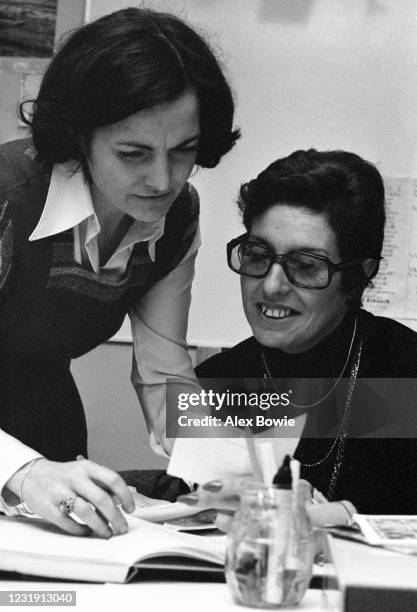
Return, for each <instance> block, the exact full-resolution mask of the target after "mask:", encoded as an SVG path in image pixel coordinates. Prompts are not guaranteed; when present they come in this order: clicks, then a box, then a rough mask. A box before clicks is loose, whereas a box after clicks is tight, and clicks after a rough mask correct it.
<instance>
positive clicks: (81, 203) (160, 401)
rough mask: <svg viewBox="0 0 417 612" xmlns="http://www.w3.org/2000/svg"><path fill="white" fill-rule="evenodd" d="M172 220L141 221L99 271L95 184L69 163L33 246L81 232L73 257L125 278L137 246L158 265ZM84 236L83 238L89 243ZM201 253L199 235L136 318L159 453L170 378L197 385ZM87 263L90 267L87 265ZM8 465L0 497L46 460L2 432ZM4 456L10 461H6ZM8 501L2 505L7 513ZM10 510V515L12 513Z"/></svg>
mask: <svg viewBox="0 0 417 612" xmlns="http://www.w3.org/2000/svg"><path fill="white" fill-rule="evenodd" d="M164 224H165V218H163V219H161V220H158V221H157V222H155V223H143V222H140V221H134V222H133V223H132V225H131V226H130V227H129V229H128V231H127V233H126V235H125V236H124V238H123V239H122V240H121V242H120V244H119V246H118V247H117V249H116V250H115V252H114V253H113V254H112V255H111V257H110V258H109V260H108V261H107V262H106V263H105V265H104V266H101V267H100V263H99V252H98V240H97V237H98V235H99V233H100V223H99V221H98V218H97V216H96V214H95V212H94V207H93V202H92V199H91V193H90V189H89V186H88V183H87V182H86V181H85V179H84V175H83V173H82V172H81V171H75V172H74V168H72V167H71V165H70V164H68V163H66V164H57V165H55V166H54V168H53V171H52V176H51V182H50V186H49V190H48V195H47V199H46V202H45V206H44V209H43V212H42V215H41V217H40V219H39V222H38V224H37V226H36V228H35V229H34V231H33V232H32V234H31V236H30V237H29V240H30V241H35V240H39V239H41V238H45V237H47V236H53V235H55V234H58V233H61V232H63V231H65V230H68V229H71V228H73V229H74V258H75V260H76V261H77V262H78V263H80V264H81V263H83V264H87V265H88V264H89V265H91V267H92V269H93V270H94V272H96V274H106V275H110V276H111V277H112V278H115V279H116V278H117V277H119V276H122V275H123V274H124V272H125V270H126V267H127V264H128V262H129V259H130V256H131V253H132V250H133V247H134V245H135V244H136V243H138V242H143V241H147V242H148V249H149V255H150V257H151V259H152V260H154V259H155V244H156V242H157V240H158V239H159V238H160V237H161V236H162V235H163V233H164ZM81 236H83V237H84V243H83V244H82V241H81ZM199 246H200V233H199V231H197V233H196V236H195V238H194V241H193V243H192V245H191V247H190V249H189V251H188V253H187V254H186V256H185V257H184V259H183V260H182V261H181V262H180V264H179V265H178V266H177V267H176V268H175V269H174V270H172V271H171V272H170V273H169V274H168V275H167V276H165V277H164V278H162V279H161V280H160V281H159V282H157V283H156V284H155V285H154V286H153V287H151V289H150V290H149V291H148V292H147V293H146V295H145V296H143V297H142V298H141V299H140V300H139V302H138V303H137V304H136V305H135V306H134V308H133V309H132V311H131V312H130V313H129V317H130V321H131V327H132V336H133V350H134V359H133V368H132V383H133V385H134V387H135V389H136V392H137V394H138V398H139V401H140V404H141V406H142V410H143V412H144V416H145V419H146V423H147V426H148V429H149V431H150V443H151V446H152V448H153V449H154V450H155V451H156V452H159V453H160V454H166V452H167V451H169V442H168V441H167V439H166V436H165V427H166V425H165V382H166V378H167V377H175V378H178V377H179V378H183V379H186V380H190V381H196V379H195V374H194V370H193V366H192V363H191V359H190V356H189V353H188V350H187V343H186V333H187V324H188V311H189V307H190V302H191V284H192V281H193V277H194V261H195V257H196V254H197V251H198V247H199ZM86 259H88V261H86ZM0 446H1V448H2V462H1V465H0V491H1V490H2V488H3V486H4V484H5V483H6V482H7V480H8V479H9V478H10V477H11V476H12V475H13V474H14V473H15V472H16V471H17V470H18V469H19V468H20V467H22V466H23V465H24V464H25V463H27V462H28V461H30V460H31V459H33V458H35V457H38V456H39V453H37V452H36V451H34V450H33V449H30V448H29V447H27V446H25V445H24V444H22V443H21V442H20V441H18V440H17V439H16V438H13V437H12V436H9V435H8V434H6V433H5V432H3V431H2V430H0ZM3 457H4V458H5V460H4V461H3ZM1 502H2V499H1V498H0V507H1ZM5 509H6V511H8V510H9V508H7V507H5Z"/></svg>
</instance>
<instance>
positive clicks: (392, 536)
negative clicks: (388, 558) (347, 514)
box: [353, 514, 417, 554]
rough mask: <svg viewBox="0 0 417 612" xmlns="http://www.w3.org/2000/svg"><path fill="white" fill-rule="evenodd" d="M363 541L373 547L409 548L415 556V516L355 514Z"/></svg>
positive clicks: (416, 539)
mask: <svg viewBox="0 0 417 612" xmlns="http://www.w3.org/2000/svg"><path fill="white" fill-rule="evenodd" d="M353 518H354V520H355V523H356V524H357V525H358V526H359V527H360V530H361V532H362V535H363V537H364V541H365V542H366V543H367V544H371V545H374V546H385V547H389V548H394V547H395V548H397V547H398V548H400V547H401V548H402V547H406V548H410V549H414V551H415V554H417V516H416V515H377V514H355V515H354V517H353Z"/></svg>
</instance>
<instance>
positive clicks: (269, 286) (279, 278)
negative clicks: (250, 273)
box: [263, 263, 291, 296]
mask: <svg viewBox="0 0 417 612" xmlns="http://www.w3.org/2000/svg"><path fill="white" fill-rule="evenodd" d="M263 290H264V293H265V295H267V296H273V295H275V294H279V295H282V294H286V293H288V292H289V291H291V283H290V281H289V280H288V278H287V276H286V274H285V272H284V268H283V267H282V266H281V264H279V263H274V264H273V265H272V267H271V269H270V270H269V272H268V274H267V275H266V276H265V278H264V279H263Z"/></svg>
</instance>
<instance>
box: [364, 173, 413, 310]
mask: <svg viewBox="0 0 417 612" xmlns="http://www.w3.org/2000/svg"><path fill="white" fill-rule="evenodd" d="M384 182H385V190H386V217H387V220H386V225H385V239H384V247H383V250H382V256H383V260H382V261H381V265H380V269H379V273H378V275H377V277H376V278H375V280H374V281H373V284H374V286H373V288H372V289H367V290H366V292H365V295H364V306H365V308H367V309H368V310H370V311H371V312H373V313H374V314H377V315H382V316H387V317H392V318H396V319H417V179H414V178H408V177H405V178H384Z"/></svg>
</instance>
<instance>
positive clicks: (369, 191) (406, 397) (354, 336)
mask: <svg viewBox="0 0 417 612" xmlns="http://www.w3.org/2000/svg"><path fill="white" fill-rule="evenodd" d="M239 208H240V210H241V212H242V215H243V222H244V225H245V228H246V233H245V234H244V235H242V236H240V237H239V238H236V239H235V240H232V241H231V242H230V243H229V244H228V263H229V267H230V268H231V269H232V270H233V271H234V272H237V273H238V274H240V278H241V290H242V301H243V308H244V311H245V315H246V318H247V320H248V322H249V324H250V326H251V328H252V331H253V337H251V338H249V339H247V340H245V341H243V342H241V343H240V344H238V345H237V346H235V347H234V348H232V349H231V350H229V351H226V352H223V353H220V354H218V355H215V356H214V357H211V358H210V359H208V360H207V361H205V362H204V363H202V364H201V365H200V366H199V367H198V368H197V374H198V376H199V378H200V379H201V381H202V383H203V384H204V382H203V379H216V378H217V379H219V378H222V379H228V380H231V379H232V380H236V379H239V378H240V379H246V378H257V379H263V380H264V381H265V383H266V388H267V389H268V390H269V391H271V392H272V391H274V390H275V391H280V390H281V391H282V390H284V388H285V386H284V384H283V381H286V383H288V380H290V381H294V380H295V379H303V380H304V381H305V379H316V378H319V379H320V381H321V382H320V384H319V385H312V388H311V393H310V394H308V393H307V398H304V400H305V401H301V402H296V401H294V403H293V405H291V403H290V405H289V406H288V407H287V408H286V409H285V411H286V414H288V417H290V416H291V412H290V411H291V408H292V409H293V410H294V413H295V414H297V415H298V416H299V417H300V415H301V416H302V415H303V414H304V419H305V421H304V432H303V434H302V436H301V439H300V440H299V441H298V444H297V441H295V445H294V447H296V450H295V453H294V457H295V458H296V459H297V460H298V461H299V462H300V464H301V466H300V469H301V477H302V478H303V479H306V480H307V481H309V482H310V483H311V485H312V487H314V488H315V489H317V490H318V491H320V492H322V494H323V495H324V496H325V498H326V499H327V500H329V501H332V500H333V501H339V500H348V502H349V503H345V504H344V506H345V509H346V510H347V514H349V513H350V512H351V511H353V508H352V504H353V506H354V507H355V508H356V509H357V511H358V512H361V513H381V514H395V513H398V514H402V513H404V514H407V513H411V514H414V513H416V512H417V487H416V486H415V475H416V473H417V444H416V440H415V438H414V436H415V421H416V419H415V404H416V401H417V400H416V397H417V396H416V392H415V388H414V380H413V377H416V374H417V334H416V333H415V332H413V331H412V330H411V329H409V328H407V327H405V326H403V325H401V324H399V323H397V322H396V321H394V320H391V319H388V318H383V317H377V316H373V315H372V314H370V313H369V312H367V311H365V310H363V309H362V308H361V306H362V293H363V291H364V289H365V287H367V286H368V285H369V284H370V281H371V279H372V278H373V277H374V276H375V275H376V273H377V271H378V266H379V261H380V259H381V250H382V243H383V236H384V222H385V213H384V186H383V181H382V178H381V176H380V174H379V172H378V171H377V169H376V168H375V167H374V166H373V165H372V164H370V163H369V162H367V161H364V160H363V159H361V158H360V157H359V156H358V155H354V154H353V153H347V152H344V151H326V152H319V151H316V150H314V149H310V150H308V151H296V152H295V153H293V154H291V155H289V156H288V157H286V158H283V159H279V160H277V161H275V162H274V163H272V164H271V165H270V166H269V167H268V168H266V169H265V170H264V171H263V172H261V173H260V174H259V176H258V177H257V178H255V179H254V180H252V181H250V182H248V183H246V184H244V185H243V186H242V187H241V190H240V198H239ZM384 379H390V381H389V383H390V384H387V383H388V381H386V380H384ZM392 379H395V381H393V380H392ZM394 383H395V384H394ZM304 386H305V385H304ZM287 388H288V387H287ZM277 444H279V439H277ZM232 488H233V487H232ZM204 490H205V493H204ZM214 491H218V493H217V494H214V493H210V492H214ZM227 492H228V493H230V492H231V490H230V483H229V485H227V483H223V485H222V483H221V482H216V483H214V484H213V483H207V485H206V486H205V487H203V493H202V494H201V496H202V497H203V498H204V500H202V501H203V502H204V503H207V504H208V505H210V503H213V505H214V506H216V505H217V506H218V504H217V503H216V496H217V498H218V496H221V495H224V494H226V493H227ZM323 500H324V498H323V497H322V501H323ZM323 511H325V508H323ZM317 522H320V517H317ZM325 522H327V521H325Z"/></svg>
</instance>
